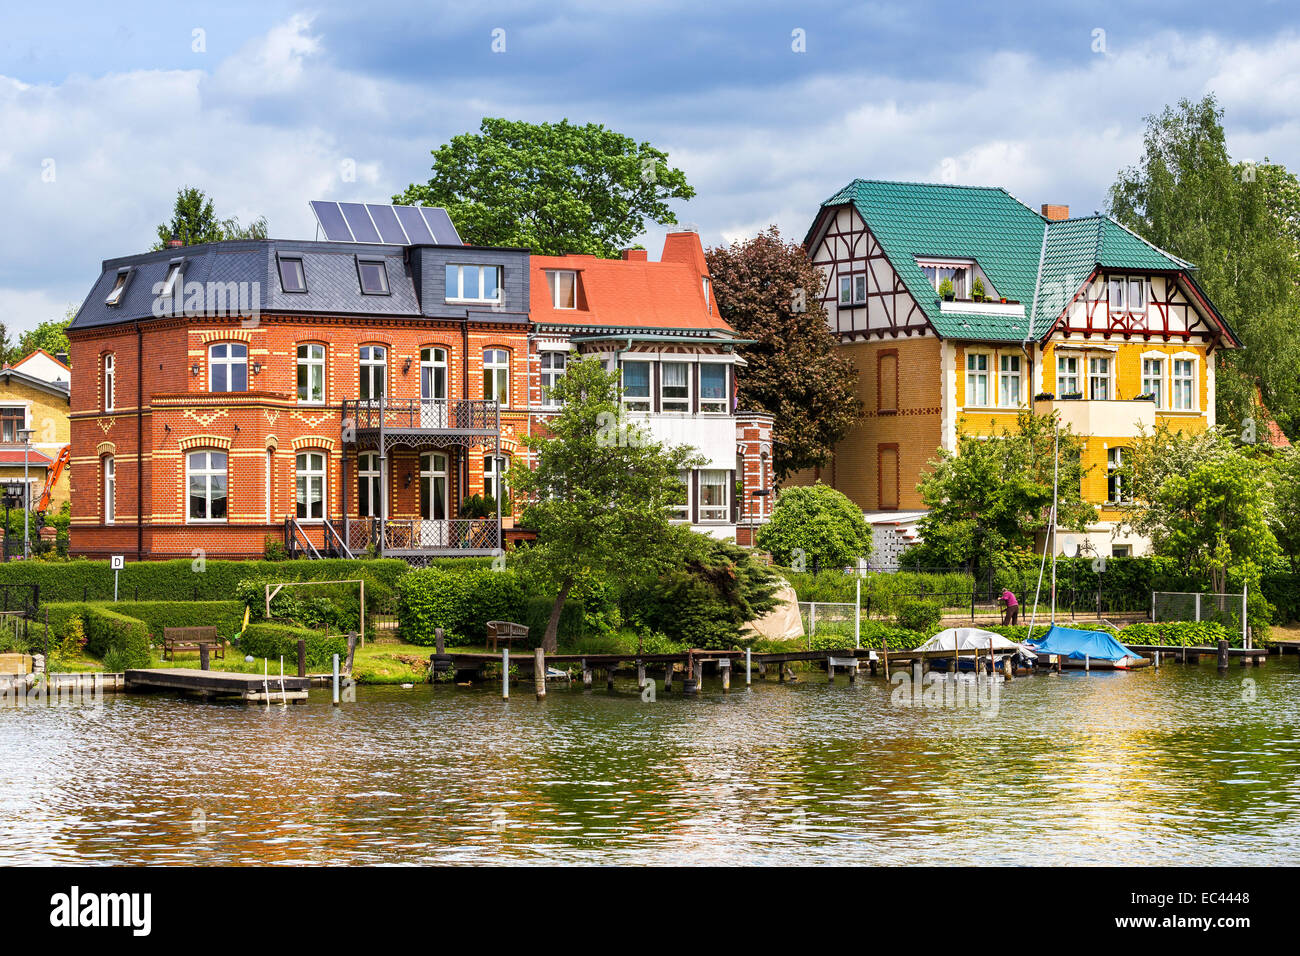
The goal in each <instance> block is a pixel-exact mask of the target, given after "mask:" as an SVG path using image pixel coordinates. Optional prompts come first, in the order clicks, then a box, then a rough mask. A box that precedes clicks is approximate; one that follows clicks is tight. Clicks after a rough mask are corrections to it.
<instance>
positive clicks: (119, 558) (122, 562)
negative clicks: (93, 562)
mask: <svg viewBox="0 0 1300 956" xmlns="http://www.w3.org/2000/svg"><path fill="white" fill-rule="evenodd" d="M109 567H111V568H112V569H113V602H114V603H116V602H117V574H118V572H119V571H121V570H122V569H123V568H124V567H126V555H125V554H115V555H113V556H112V558H111V560H110V561H109Z"/></svg>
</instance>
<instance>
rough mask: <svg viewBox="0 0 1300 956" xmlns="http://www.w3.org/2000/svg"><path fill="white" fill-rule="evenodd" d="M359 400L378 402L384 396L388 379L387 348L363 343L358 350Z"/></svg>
mask: <svg viewBox="0 0 1300 956" xmlns="http://www.w3.org/2000/svg"><path fill="white" fill-rule="evenodd" d="M360 356H361V357H360V367H361V400H362V401H363V402H378V401H380V400H381V399H382V398H383V397H384V384H385V383H386V382H387V381H388V349H387V348H386V347H384V346H382V345H363V346H361V350H360Z"/></svg>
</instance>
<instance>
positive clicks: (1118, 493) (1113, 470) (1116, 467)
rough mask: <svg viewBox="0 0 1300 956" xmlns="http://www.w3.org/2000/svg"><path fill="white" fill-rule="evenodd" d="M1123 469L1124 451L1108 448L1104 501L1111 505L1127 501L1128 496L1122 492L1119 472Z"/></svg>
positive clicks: (1121, 477) (1122, 477)
mask: <svg viewBox="0 0 1300 956" xmlns="http://www.w3.org/2000/svg"><path fill="white" fill-rule="evenodd" d="M1123 467H1124V449H1123V448H1110V449H1107V451H1106V500H1107V501H1109V502H1111V503H1112V504H1120V503H1121V502H1124V501H1127V500H1128V496H1127V495H1126V494H1125V492H1124V476H1123V474H1121V470H1122V469H1123Z"/></svg>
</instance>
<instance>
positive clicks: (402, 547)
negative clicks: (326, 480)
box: [344, 518, 501, 553]
mask: <svg viewBox="0 0 1300 956" xmlns="http://www.w3.org/2000/svg"><path fill="white" fill-rule="evenodd" d="M344 526H345V530H344V537H345V539H346V540H347V543H348V548H349V549H351V550H352V551H353V552H354V553H360V552H362V551H365V550H366V549H367V548H369V547H370V546H371V545H372V544H375V545H380V550H381V551H382V552H389V551H451V552H454V551H495V550H497V549H498V548H500V547H501V538H500V529H499V528H498V527H497V520H496V518H446V519H435V518H388V519H383V518H349V519H347V520H346V521H345V522H344Z"/></svg>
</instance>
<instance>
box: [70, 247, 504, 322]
mask: <svg viewBox="0 0 1300 956" xmlns="http://www.w3.org/2000/svg"><path fill="white" fill-rule="evenodd" d="M408 250H409V252H408ZM503 253H504V254H505V255H506V257H508V256H510V255H515V256H519V257H521V268H520V271H521V272H522V273H526V271H527V252H526V251H523V250H500V249H490V250H479V249H477V248H476V247H470V246H454V247H450V246H395V245H378V244H372V243H351V242H313V241H304V240H285V239H250V240H232V241H227V242H213V243H206V244H204V245H197V246H183V247H181V248H178V249H163V250H160V251H157V252H147V253H143V254H141V255H134V256H123V257H120V258H117V259H106V260H104V263H103V268H102V271H101V273H100V276H99V279H98V280H97V281H96V282H95V284H94V286H93V287H92V288H91V290H90V294H89V295H88V296H87V297H86V301H85V302H84V303H82V306H81V308H80V310H78V312H77V315H76V318H74V319H73V321H72V325H71V326H70V328H72V329H86V328H95V327H99V326H106V325H113V324H116V323H119V322H130V321H134V320H137V319H149V318H153V317H163V316H168V315H172V314H184V312H185V311H186V308H187V302H186V301H185V299H184V298H183V297H182V298H181V299H180V301H179V302H177V303H176V305H177V306H178V308H176V309H174V310H173V309H172V308H171V306H172V305H173V303H172V302H171V300H165V301H164V302H163V303H161V306H162V307H161V309H160V311H159V312H155V299H156V296H155V293H154V289H155V288H156V287H160V286H161V284H162V282H163V280H164V279H165V278H166V276H167V272H168V269H169V268H170V267H171V264H172V262H173V261H174V260H176V259H183V260H184V277H183V278H184V282H185V283H186V285H189V284H190V283H199V284H200V285H202V286H203V287H204V290H205V298H206V296H207V294H208V293H207V290H208V288H209V283H212V284H214V285H217V284H221V285H224V284H226V283H236V286H235V288H236V290H238V289H240V288H241V285H240V284H242V289H243V290H244V295H245V296H246V297H247V299H246V301H247V302H248V304H249V306H250V307H256V309H257V310H258V311H259V312H262V313H280V312H286V313H325V314H329V315H369V316H392V317H420V316H421V315H422V314H423V315H429V314H432V312H431V308H426V309H425V310H423V312H422V310H421V297H420V290H419V289H418V288H417V283H416V280H415V277H414V275H413V269H412V266H411V261H410V260H411V259H412V258H416V257H424V258H425V259H427V260H428V261H429V262H430V263H432V262H434V260H438V261H441V260H443V259H445V258H447V257H448V255H449V254H450V255H452V256H453V258H456V259H458V260H463V259H464V258H465V257H466V256H476V257H481V258H484V259H487V260H491V261H494V262H495V261H499V260H501V259H502V258H503V256H502V254H503ZM277 256H301V258H302V262H303V271H304V273H305V275H306V281H307V291H306V292H297V293H295V292H285V291H284V290H283V289H282V288H281V285H280V275H279V271H278V267H277V264H276V260H277ZM358 258H360V259H382V260H383V261H384V262H385V263H386V265H387V271H388V286H389V290H390V292H391V294H390V295H366V294H364V293H362V291H361V282H360V278H359V277H358V274H357V260H358ZM124 268H129V269H130V270H131V277H130V279H129V280H128V282H127V286H126V289H125V291H124V292H123V295H122V300H121V302H120V304H118V305H116V306H110V305H108V304H107V303H106V302H105V299H106V298H107V297H108V294H109V292H110V291H111V290H112V288H113V284H114V282H115V281H116V279H117V275H118V272H119V270H121V269H124ZM438 269H439V270H441V265H439V266H438ZM437 281H438V282H439V283H441V272H440V271H439V274H438V280H437ZM254 284H256V285H254ZM440 287H441V286H440V285H439V288H440ZM520 298H521V299H522V303H521V305H522V308H521V309H508V310H506V311H507V312H513V311H523V312H525V313H526V312H527V300H526V292H525V293H524V294H523V295H522V296H521V297H520ZM215 301H219V300H215ZM233 301H234V300H233V299H232V302H233ZM244 311H246V310H231V314H241V313H242V312H244ZM437 311H440V312H445V311H446V308H445V307H444V306H443V305H442V303H441V297H439V304H438V307H437ZM465 311H466V310H465V308H464V307H461V308H460V309H459V313H458V314H459V315H464V313H465ZM505 318H506V320H507V321H508V320H509V317H508V315H507V316H505Z"/></svg>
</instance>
